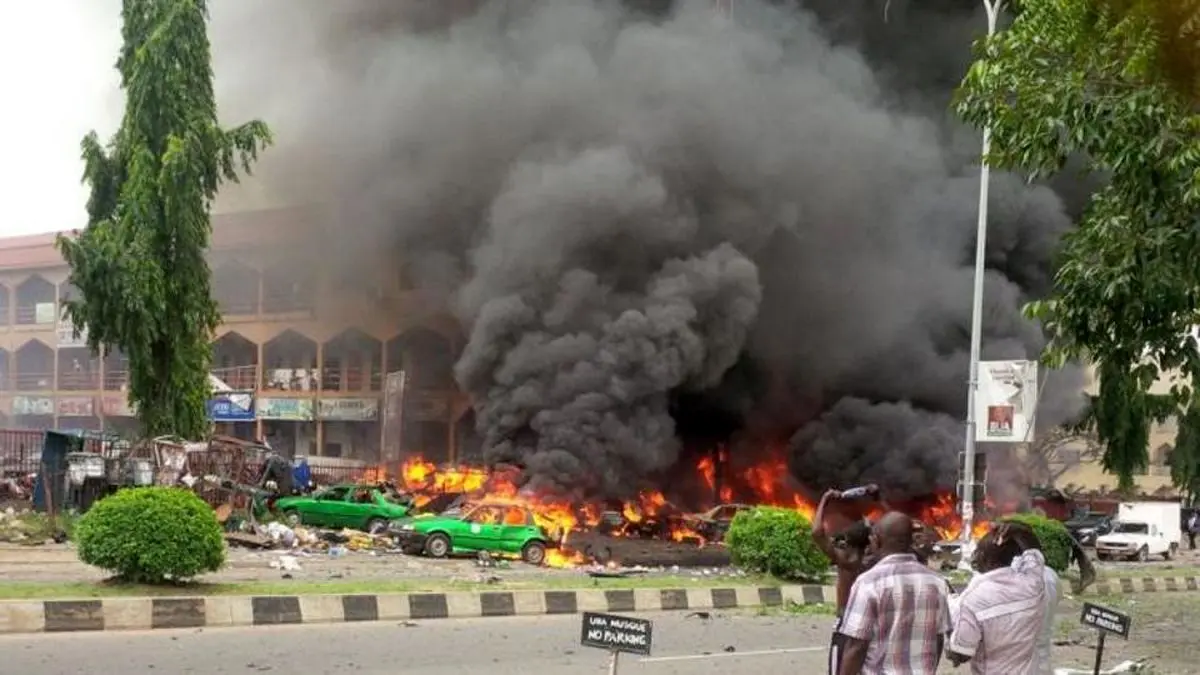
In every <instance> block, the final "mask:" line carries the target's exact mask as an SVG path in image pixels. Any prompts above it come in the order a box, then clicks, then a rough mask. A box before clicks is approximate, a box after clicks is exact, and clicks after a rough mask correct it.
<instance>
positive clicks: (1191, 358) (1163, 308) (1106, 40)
mask: <svg viewBox="0 0 1200 675" xmlns="http://www.w3.org/2000/svg"><path fill="white" fill-rule="evenodd" d="M1015 5H1016V8H1017V9H1018V10H1019V11H1017V12H1015V14H1014V16H1013V20H1012V23H1011V25H1010V26H1009V27H1008V28H1007V29H1005V30H1003V31H1002V32H1000V33H998V34H997V35H995V36H993V37H992V38H990V39H985V40H982V41H981V42H980V43H979V44H978V45H977V59H976V61H975V63H974V64H973V65H972V66H971V69H970V71H969V72H968V74H967V76H966V78H965V79H964V81H963V84H962V87H961V88H960V90H959V93H958V97H957V99H956V109H957V111H958V113H959V114H960V115H961V116H962V117H963V118H964V119H965V120H967V121H968V122H970V123H973V124H975V125H976V126H978V127H980V128H984V127H990V128H991V129H992V132H993V137H992V140H993V143H992V151H991V153H989V156H988V157H986V158H985V161H987V162H988V163H989V164H990V165H991V166H994V167H998V168H1001V169H1011V170H1016V171H1021V172H1024V173H1026V174H1028V175H1029V176H1030V177H1031V178H1032V179H1037V178H1042V177H1045V176H1047V175H1049V174H1052V173H1054V172H1057V171H1059V170H1060V169H1062V167H1063V166H1064V164H1065V162H1066V161H1067V159H1068V158H1071V157H1082V158H1084V159H1085V161H1086V162H1087V163H1088V166H1089V168H1090V169H1091V170H1092V171H1095V172H1097V173H1098V174H1100V175H1102V176H1104V177H1105V178H1106V179H1107V180H1106V183H1105V185H1104V187H1102V188H1101V189H1099V190H1098V191H1097V192H1096V193H1095V194H1094V195H1093V196H1092V199H1091V202H1090V204H1089V205H1088V208H1087V209H1086V211H1085V213H1084V214H1083V216H1082V218H1081V220H1080V222H1079V223H1078V227H1077V228H1076V229H1075V230H1074V231H1072V232H1071V233H1070V234H1068V235H1067V236H1066V238H1065V240H1064V242H1063V248H1062V252H1061V261H1060V266H1059V269H1058V271H1057V274H1056V277H1055V288H1054V292H1053V293H1052V295H1051V296H1050V297H1049V298H1047V299H1045V300H1042V301H1039V302H1034V303H1031V304H1030V306H1029V307H1028V312H1029V314H1030V315H1031V316H1033V317H1035V318H1037V319H1039V320H1041V322H1042V324H1043V326H1044V328H1045V329H1046V330H1047V332H1048V334H1049V336H1050V338H1051V341H1050V344H1049V347H1048V349H1047V353H1046V355H1045V356H1046V359H1047V361H1049V362H1050V364H1051V365H1057V364H1060V363H1062V362H1063V361H1065V360H1068V359H1086V360H1089V361H1090V362H1092V363H1093V364H1095V365H1096V366H1097V373H1098V375H1099V379H1100V382H1099V392H1098V396H1097V398H1096V400H1095V404H1094V419H1093V422H1094V428H1095V430H1096V433H1097V435H1098V436H1099V439H1100V440H1101V441H1102V442H1103V443H1104V445H1105V451H1104V459H1103V461H1104V466H1105V468H1106V469H1107V470H1108V471H1110V472H1112V473H1115V474H1116V475H1117V477H1118V481H1119V485H1120V486H1121V487H1122V488H1123V489H1129V488H1131V487H1132V486H1133V476H1134V474H1135V473H1136V472H1137V471H1138V470H1140V469H1142V468H1144V467H1145V466H1146V464H1147V463H1148V457H1147V443H1146V440H1147V438H1148V434H1149V424H1150V423H1151V421H1153V420H1155V419H1161V418H1162V417H1164V416H1165V415H1168V414H1171V413H1173V412H1174V410H1175V409H1177V408H1178V407H1179V406H1185V405H1187V404H1188V402H1189V400H1190V398H1191V387H1190V386H1189V385H1190V382H1192V381H1193V380H1194V379H1195V376H1196V375H1197V374H1200V354H1198V353H1197V348H1196V343H1195V341H1194V340H1191V339H1188V338H1186V337H1185V336H1186V335H1187V334H1188V333H1189V330H1190V328H1191V327H1192V326H1193V325H1195V324H1196V323H1198V319H1200V265H1198V264H1197V263H1196V261H1197V260H1200V231H1198V230H1197V229H1196V214H1197V213H1198V212H1200V211H1198V208H1197V207H1198V206H1200V143H1198V138H1197V131H1198V130H1200V116H1197V114H1196V110H1197V107H1196V103H1197V96H1196V94H1197V91H1200V87H1198V86H1197V82H1198V81H1200V78H1198V77H1197V75H1198V73H1200V52H1198V51H1197V50H1196V41H1195V31H1196V29H1197V25H1198V24H1200V0H1175V1H1172V0H1022V1H1021V2H1018V3H1015ZM1168 372H1169V373H1177V374H1178V375H1179V379H1178V381H1177V382H1176V384H1175V386H1174V387H1173V388H1172V389H1171V392H1170V394H1169V395H1166V396H1165V398H1164V397H1160V396H1154V395H1151V394H1149V389H1150V386H1151V385H1152V384H1153V383H1154V382H1155V381H1157V380H1158V379H1159V378H1160V377H1161V376H1162V374H1163V373H1168Z"/></svg>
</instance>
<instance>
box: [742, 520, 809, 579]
mask: <svg viewBox="0 0 1200 675" xmlns="http://www.w3.org/2000/svg"><path fill="white" fill-rule="evenodd" d="M725 544H726V545H727V546H728V547H729V553H730V555H731V556H732V557H733V564H735V565H737V566H738V567H740V568H742V569H744V570H746V571H748V572H758V573H765V574H770V575H772V576H775V577H779V578H780V579H817V578H820V577H823V576H824V575H825V573H826V572H828V571H829V559H828V558H826V557H825V554H824V553H822V552H821V550H820V549H819V548H817V545H816V544H815V543H813V538H812V524H810V523H809V522H808V519H807V518H805V517H804V516H802V515H800V514H799V513H797V512H796V511H793V510H791V509H781V508H774V507H770V506H760V507H758V508H754V509H750V510H748V511H742V512H741V513H739V514H738V515H737V516H736V517H735V518H734V519H733V522H732V523H730V525H729V534H727V535H726V536H725Z"/></svg>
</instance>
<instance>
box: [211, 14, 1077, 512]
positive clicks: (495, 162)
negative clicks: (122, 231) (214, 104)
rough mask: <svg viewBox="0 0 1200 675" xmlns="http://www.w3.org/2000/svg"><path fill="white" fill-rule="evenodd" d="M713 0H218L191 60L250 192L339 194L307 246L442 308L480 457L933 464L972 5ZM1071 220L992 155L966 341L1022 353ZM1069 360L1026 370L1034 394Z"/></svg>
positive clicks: (633, 464)
mask: <svg viewBox="0 0 1200 675" xmlns="http://www.w3.org/2000/svg"><path fill="white" fill-rule="evenodd" d="M734 4H735V10H734V17H733V21H726V20H723V19H721V18H720V17H718V16H717V14H716V13H715V12H714V11H713V10H712V7H711V2H709V1H707V0H696V1H695V2H683V1H681V2H676V3H673V6H672V3H669V2H640V3H632V2H630V3H617V2H602V1H600V0H507V1H506V0H490V1H474V2H472V1H467V2H449V1H447V0H440V1H439V2H432V1H427V2H419V1H417V0H338V1H337V2H330V1H328V0H256V2H253V3H233V2H226V3H225V4H218V3H214V13H215V24H214V40H215V43H216V49H217V57H218V64H217V72H218V82H219V84H220V85H221V87H222V89H223V92H224V96H225V99H226V100H227V101H228V104H227V105H226V110H227V111H230V112H231V114H232V113H237V114H241V112H242V111H243V108H244V110H246V111H248V112H250V113H252V114H254V115H259V116H262V117H264V118H266V119H268V120H270V121H271V123H272V125H273V126H274V128H275V130H276V132H277V135H278V137H279V140H280V145H279V146H278V147H277V148H275V149H274V150H272V152H271V153H270V155H269V156H268V157H267V158H266V161H265V163H264V164H263V166H262V169H261V171H260V177H259V179H258V182H257V183H255V184H254V188H253V189H254V190H256V191H257V193H256V195H255V196H254V198H255V199H258V200H259V201H260V202H261V201H263V200H267V201H271V200H275V201H282V202H289V203H296V202H298V201H304V202H311V201H319V202H322V203H325V204H333V205H336V210H335V212H336V217H335V219H334V220H335V221H336V222H335V224H333V225H331V226H330V233H331V234H332V235H333V236H332V237H331V240H330V241H329V242H327V243H326V244H325V245H326V246H327V247H328V248H327V250H329V251H338V252H339V253H340V254H341V255H340V256H339V258H340V260H342V261H344V264H345V265H347V266H349V265H356V266H358V268H359V269H361V268H362V266H363V265H374V266H377V267H380V268H385V269H386V268H391V267H395V266H399V265H405V266H406V268H407V269H408V270H409V271H410V272H411V273H412V274H413V275H415V277H416V278H417V279H418V280H419V282H420V283H422V284H423V285H424V286H425V287H427V288H429V289H432V290H437V291H441V292H443V293H444V294H445V297H446V298H447V300H448V301H449V302H451V303H452V306H453V307H454V309H455V312H456V313H457V316H458V318H459V319H460V321H461V323H462V326H463V328H464V333H465V335H466V336H467V344H466V348H465V350H464V351H463V354H462V356H461V359H460V360H459V362H458V364H457V370H456V372H457V376H458V379H459V382H460V384H461V385H462V386H463V387H464V388H465V389H466V390H467V391H468V392H469V393H470V394H471V395H472V397H473V400H474V405H475V408H476V420H477V421H478V424H479V433H480V434H481V436H482V438H483V444H482V447H483V448H484V453H485V457H486V459H488V460H490V461H496V462H499V461H516V462H518V463H520V464H523V465H524V466H525V467H526V468H527V474H528V475H529V476H530V477H531V479H532V480H533V481H534V482H535V483H536V484H538V485H541V486H548V487H552V488H556V489H564V490H570V491H579V492H590V493H596V494H606V495H621V494H627V493H629V492H630V491H632V490H635V489H637V488H638V487H639V486H640V484H641V483H642V481H644V480H645V479H646V477H648V476H651V475H654V474H660V473H661V472H662V471H664V470H667V469H669V468H670V467H672V466H673V465H674V464H676V463H677V462H678V461H680V459H681V453H684V451H685V449H686V448H685V445H686V444H685V443H684V442H682V441H681V438H684V439H687V443H693V442H696V441H697V440H705V439H703V438H702V437H704V436H705V435H713V436H723V438H708V439H707V440H708V441H710V442H715V441H717V440H721V441H730V442H732V448H733V450H734V452H735V454H743V455H744V454H746V453H753V452H755V448H761V447H763V444H764V441H765V440H767V439H779V438H781V437H782V438H785V439H786V438H789V437H791V453H792V462H791V465H792V468H793V471H794V473H795V474H796V477H797V478H798V479H800V480H801V481H803V482H804V483H806V484H808V485H810V486H812V487H816V488H820V487H824V486H826V485H848V484H854V483H858V482H860V481H861V480H867V479H870V480H874V481H877V482H879V483H882V484H884V485H885V486H888V487H890V488H892V489H895V490H897V491H899V492H907V493H910V494H918V493H927V492H929V491H932V490H935V489H940V488H945V487H948V486H951V485H953V482H954V477H955V470H956V462H957V459H956V458H957V453H958V452H959V451H960V450H961V446H962V431H961V422H960V420H962V419H963V417H964V412H965V411H964V408H965V394H966V391H965V389H966V379H967V378H966V371H967V346H968V332H969V326H970V299H971V279H972V259H973V250H974V231H975V213H976V196H977V190H978V180H977V167H976V164H977V159H976V158H977V154H978V142H977V138H976V137H975V135H974V134H973V133H971V132H969V131H968V130H965V129H962V128H961V127H959V126H958V125H956V124H955V123H954V122H953V120H952V119H951V118H950V116H949V115H948V113H947V112H946V106H947V104H948V101H949V94H950V92H951V90H952V88H953V86H954V84H955V83H956V82H957V80H958V79H959V77H960V76H961V73H962V72H963V69H964V68H965V65H966V63H967V59H968V57H969V47H970V41H971V39H972V38H973V37H975V36H976V35H977V32H978V30H979V29H980V28H981V27H982V26H983V25H984V24H983V21H982V18H981V16H980V15H979V14H978V11H977V10H976V4H977V3H965V2H950V1H948V0H946V1H943V2H933V1H932V0H930V1H927V2H918V1H917V0H892V2H891V3H886V4H888V5H889V7H888V10H887V15H886V16H885V14H884V6H885V3H884V2H883V1H882V0H880V1H879V2H861V1H859V2H855V1H849V0H837V1H836V2H834V1H832V0H812V2H811V3H807V4H806V3H775V4H769V3H765V2H761V1H758V0H735V2H734ZM227 199H230V200H236V199H250V197H247V196H246V195H245V194H243V195H241V196H239V195H236V194H233V195H227ZM1069 227H1070V218H1069V217H1068V216H1067V211H1066V210H1065V208H1064V205H1063V203H1062V201H1061V200H1060V199H1059V197H1058V196H1057V195H1056V194H1055V193H1054V192H1053V191H1052V190H1051V189H1049V188H1047V187H1041V186H1028V185H1026V184H1024V183H1023V182H1022V181H1020V180H1018V179H1017V178H1015V177H1012V176H1006V175H1000V176H996V177H995V179H994V184H993V198H992V217H991V229H990V233H989V240H988V261H989V268H990V272H989V276H988V286H987V293H986V296H987V297H986V315H985V317H984V324H985V330H986V340H985V344H984V355H985V357H987V358H1024V357H1032V356H1035V355H1036V353H1037V351H1038V350H1039V348H1040V347H1041V345H1042V336H1041V333H1040V331H1039V330H1038V328H1037V327H1036V326H1034V325H1032V324H1031V323H1029V322H1028V321H1026V320H1025V319H1023V318H1022V317H1021V315H1020V312H1019V308H1020V306H1021V304H1022V303H1023V302H1025V301H1026V300H1028V299H1029V298H1031V297H1036V296H1038V295H1039V294H1042V293H1044V292H1045V291H1046V290H1047V289H1048V288H1049V284H1050V280H1051V275H1052V271H1053V269H1052V263H1053V255H1054V251H1055V247H1056V244H1057V241H1058V239H1059V237H1060V235H1061V234H1062V233H1063V232H1064V231H1066V230H1067V229H1068V228H1069ZM335 245H336V246H338V247H340V248H334V246H335ZM1081 385H1082V378H1081V373H1080V372H1079V371H1077V370H1070V371H1064V372H1058V373H1054V374H1052V375H1051V376H1050V377H1049V378H1048V380H1047V382H1046V384H1045V387H1044V395H1043V405H1042V407H1041V408H1040V410H1039V421H1040V422H1041V423H1042V424H1053V423H1056V422H1061V421H1063V420H1064V419H1066V418H1067V417H1069V416H1071V415H1073V414H1075V413H1076V411H1077V408H1078V405H1079V398H1080V396H1079V391H1080V387H1081ZM793 434H794V436H793ZM698 437H701V438H699V439H698Z"/></svg>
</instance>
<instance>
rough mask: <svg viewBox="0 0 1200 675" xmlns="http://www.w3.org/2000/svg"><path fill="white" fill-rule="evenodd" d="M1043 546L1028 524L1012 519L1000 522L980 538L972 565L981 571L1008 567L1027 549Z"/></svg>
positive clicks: (1038, 548) (1039, 548)
mask: <svg viewBox="0 0 1200 675" xmlns="http://www.w3.org/2000/svg"><path fill="white" fill-rule="evenodd" d="M1041 548H1042V545H1041V543H1040V542H1039V541H1038V538H1037V535H1035V534H1034V533H1033V529H1032V528H1030V527H1029V526H1028V525H1026V524H1024V523H1017V522H1011V521H1006V522H1002V523H998V524H996V525H995V526H993V527H992V528H991V529H990V530H988V533H987V534H985V535H983V537H981V538H980V539H979V543H978V544H977V545H976V547H975V556H974V557H973V558H972V560H971V566H972V567H974V568H975V569H976V570H978V571H979V572H991V571H992V570H998V569H1001V568H1003V567H1008V566H1009V565H1011V564H1012V561H1013V559H1015V558H1017V557H1019V556H1020V555H1021V554H1022V553H1024V552H1025V551H1028V550H1031V549H1037V550H1039V551H1040V550H1041Z"/></svg>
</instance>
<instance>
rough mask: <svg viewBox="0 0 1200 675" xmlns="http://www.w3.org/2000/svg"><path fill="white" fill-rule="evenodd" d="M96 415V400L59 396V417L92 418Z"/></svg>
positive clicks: (84, 397)
mask: <svg viewBox="0 0 1200 675" xmlns="http://www.w3.org/2000/svg"><path fill="white" fill-rule="evenodd" d="M95 414H96V399H94V398H92V397H91V396H60V397H59V399H58V416H59V417H93V416H95Z"/></svg>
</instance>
